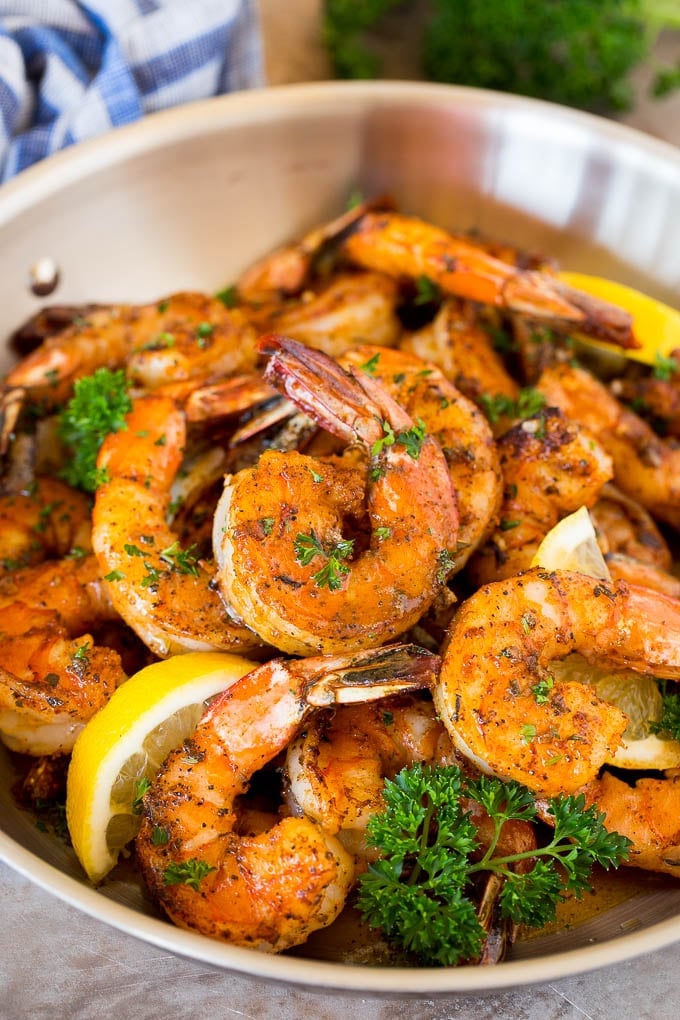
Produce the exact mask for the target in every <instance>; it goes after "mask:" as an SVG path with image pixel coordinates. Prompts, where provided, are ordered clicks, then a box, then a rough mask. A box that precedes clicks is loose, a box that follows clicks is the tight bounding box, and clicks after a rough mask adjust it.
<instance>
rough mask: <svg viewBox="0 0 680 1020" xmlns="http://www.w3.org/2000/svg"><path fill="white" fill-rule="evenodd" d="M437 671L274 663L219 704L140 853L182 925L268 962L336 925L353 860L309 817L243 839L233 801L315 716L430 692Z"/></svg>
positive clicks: (386, 661)
mask: <svg viewBox="0 0 680 1020" xmlns="http://www.w3.org/2000/svg"><path fill="white" fill-rule="evenodd" d="M437 664H438V660H437V657H436V656H430V655H427V654H426V653H423V652H422V651H421V650H420V649H416V648H413V646H393V647H391V648H383V649H380V650H378V651H370V652H365V653H361V654H359V655H357V656H341V657H340V656H334V657H322V658H310V659H304V660H297V661H289V662H286V661H284V660H281V659H275V660H272V661H270V662H268V663H266V665H263V666H260V667H259V668H258V669H255V670H254V671H252V672H251V673H249V674H247V675H246V676H245V677H242V678H241V679H240V680H238V681H237V682H236V683H235V684H233V685H232V686H231V687H229V688H228V689H227V690H226V691H225V692H224V693H223V694H221V695H220V696H218V698H217V699H216V700H215V701H214V702H213V703H212V705H211V706H210V708H209V709H208V710H207V712H206V713H205V714H204V716H203V718H202V719H201V721H200V723H199V724H198V727H197V729H196V730H195V732H194V734H193V736H192V737H190V738H189V739H188V740H187V741H185V743H184V746H183V747H180V748H178V749H177V750H175V751H173V752H172V753H171V754H170V756H169V758H168V759H167V761H166V762H165V764H164V766H163V767H162V769H161V771H160V773H159V775H158V776H157V777H156V779H155V781H154V782H153V784H152V786H151V788H150V790H149V791H148V793H147V794H146V796H145V798H144V818H143V821H142V827H141V830H140V832H139V834H138V836H137V843H136V846H137V854H138V858H139V862H140V865H141V869H142V874H143V876H144V878H145V880H146V882H147V885H148V886H149V889H150V890H151V892H152V894H153V895H154V896H155V897H156V899H157V900H158V901H159V902H160V904H161V906H162V907H163V909H164V910H165V911H166V913H167V914H168V915H169V916H170V917H171V918H172V920H173V921H174V922H175V924H178V925H180V927H183V928H190V929H194V930H197V931H200V932H202V933H203V934H205V935H209V936H211V937H213V938H221V939H225V940H228V941H229V942H233V943H236V944H237V945H242V946H251V947H254V948H257V949H262V950H267V951H270V952H280V951H281V950H283V949H287V948H288V947H290V946H294V945H297V944H299V943H300V942H304V941H305V939H306V938H307V937H308V935H309V934H310V933H311V932H312V931H315V930H316V929H318V928H323V927H325V926H326V925H328V924H330V923H331V922H332V921H333V920H334V919H335V918H336V917H337V915H338V913H339V912H340V910H341V909H342V907H343V906H344V903H345V899H346V896H347V893H348V892H349V889H350V888H351V885H352V883H353V880H354V862H353V859H352V857H351V856H350V854H348V853H347V851H346V850H345V849H344V848H343V846H342V845H341V844H340V843H339V842H338V840H337V839H336V838H335V837H334V836H332V835H329V834H328V833H327V832H326V831H324V829H323V828H321V827H320V826H319V825H317V824H316V823H315V822H313V821H312V820H310V819H308V818H293V817H286V818H283V819H282V820H281V821H279V822H278V824H275V825H273V827H271V828H269V829H267V830H266V831H263V832H261V833H259V834H256V835H253V834H244V833H242V831H241V830H240V827H239V808H238V803H237V798H239V797H240V796H241V795H242V794H244V793H245V792H246V790H247V789H248V786H249V784H250V780H251V778H252V776H253V774H254V773H255V772H256V771H257V770H259V769H261V768H263V766H265V765H266V764H267V763H268V762H270V761H271V760H272V759H273V758H274V757H275V756H276V755H277V754H278V753H279V752H280V751H282V750H283V749H284V748H285V747H286V746H287V745H288V744H289V743H290V741H291V740H292V739H293V738H294V737H295V735H296V734H297V732H298V730H299V729H300V727H301V726H302V724H303V722H304V720H305V719H306V718H307V717H308V716H309V714H310V713H311V712H312V711H313V709H314V708H315V707H322V706H326V705H332V704H334V703H343V702H347V703H352V702H356V701H361V702H363V701H369V700H372V699H374V698H380V697H384V696H385V695H388V694H392V693H394V692H396V691H399V690H405V689H408V688H418V687H424V686H429V685H430V684H431V683H432V682H433V680H434V675H435V671H436V666H437ZM158 832H162V833H164V834H165V835H166V836H167V838H164V839H162V840H159V839H157V838H155V837H156V834H157V833H158ZM182 875H185V876H187V877H191V876H193V879H194V880H193V881H192V882H187V883H185V882H183V881H182V878H181V876H182Z"/></svg>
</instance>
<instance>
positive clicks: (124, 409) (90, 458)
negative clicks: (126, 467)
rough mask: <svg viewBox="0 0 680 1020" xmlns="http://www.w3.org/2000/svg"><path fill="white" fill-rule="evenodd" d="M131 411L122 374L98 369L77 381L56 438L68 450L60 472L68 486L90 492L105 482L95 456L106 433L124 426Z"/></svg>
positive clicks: (60, 421) (62, 416) (106, 369)
mask: <svg viewBox="0 0 680 1020" xmlns="http://www.w3.org/2000/svg"><path fill="white" fill-rule="evenodd" d="M131 410H132V401H131V399H130V396H129V394H128V384H127V380H126V378H125V372H124V371H123V370H122V369H120V370H119V371H116V372H111V371H109V369H108V368H98V369H97V371H96V372H95V373H94V374H93V375H88V376H85V377H84V378H83V379H79V380H78V381H77V382H76V384H75V387H74V393H73V397H72V398H71V400H69V402H68V404H67V405H66V407H65V408H64V409H63V411H62V412H61V415H60V417H59V435H60V437H61V439H62V440H63V441H64V443H65V444H66V446H67V447H69V449H70V454H71V456H70V458H69V459H68V460H67V462H66V464H65V466H64V467H63V468H62V470H61V472H60V473H61V477H62V478H63V479H64V481H66V482H68V483H69V485H74V486H76V487H77V488H80V489H84V490H85V492H94V491H95V489H97V487H98V486H99V485H101V484H102V483H103V482H105V481H106V480H107V472H106V470H105V469H102V468H98V467H97V455H98V453H99V449H100V447H101V445H102V443H103V442H104V439H105V438H106V436H107V435H108V434H109V432H118V431H119V430H120V429H123V428H125V427H126V425H125V415H126V414H128V413H129V412H130V411H131Z"/></svg>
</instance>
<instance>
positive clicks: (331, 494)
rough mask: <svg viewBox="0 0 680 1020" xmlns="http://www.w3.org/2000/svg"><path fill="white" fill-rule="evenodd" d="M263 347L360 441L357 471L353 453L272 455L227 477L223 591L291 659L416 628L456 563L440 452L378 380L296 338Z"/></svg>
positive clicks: (270, 369)
mask: <svg viewBox="0 0 680 1020" xmlns="http://www.w3.org/2000/svg"><path fill="white" fill-rule="evenodd" d="M261 343H262V350H263V351H264V352H265V353H268V354H270V355H271V357H270V360H269V363H268V365H267V369H266V375H267V377H268V378H269V379H270V380H275V379H276V380H278V381H279V383H280V385H281V386H282V387H283V388H285V391H286V393H287V395H288V396H289V397H290V398H291V399H292V400H293V401H294V402H295V403H296V404H297V405H298V406H299V407H300V408H301V409H302V410H304V411H305V412H307V413H308V414H310V415H311V416H312V417H313V418H315V420H316V421H317V423H318V424H320V425H321V426H322V427H324V428H326V429H327V430H328V431H330V432H332V433H334V434H335V435H337V436H338V437H339V438H341V439H344V440H345V441H346V442H350V443H353V444H354V449H355V451H356V452H357V454H358V455H360V457H361V465H360V467H357V466H356V464H357V456H355V457H354V458H353V466H352V467H349V468H348V467H347V466H345V464H344V462H343V461H342V460H335V461H331V460H325V461H323V462H322V461H319V460H317V459H315V458H311V457H308V456H304V455H302V454H299V453H296V452H291V453H278V452H276V451H269V452H266V453H264V454H263V455H262V456H261V457H260V459H259V461H258V463H257V464H256V465H255V467H253V468H250V469H246V470H243V471H240V472H238V474H236V475H233V476H231V477H229V476H228V477H227V479H226V482H225V489H224V493H223V495H222V497H221V499H220V502H219V504H218V507H217V511H216V514H215V527H214V533H213V534H214V542H213V544H214V551H215V558H216V560H217V564H218V568H219V572H218V581H219V585H220V590H221V591H222V593H223V595H224V598H225V601H226V602H227V603H228V605H229V606H230V607H231V608H232V610H233V611H235V612H236V613H237V614H238V615H239V617H240V618H241V619H242V620H243V621H244V622H245V623H246V624H247V625H248V626H249V627H251V628H252V629H253V630H254V631H255V632H256V633H257V634H259V635H260V637H262V639H263V640H265V641H267V642H268V643H270V644H272V645H274V647H276V648H280V649H281V650H282V651H285V652H289V653H291V654H302V655H308V654H312V653H313V652H338V651H355V650H358V649H360V648H367V647H375V646H377V645H380V644H383V643H384V642H385V641H388V640H390V639H391V638H394V637H396V636H397V635H399V634H402V633H404V632H405V631H406V630H408V628H409V627H410V626H412V625H413V624H415V623H416V622H417V620H418V619H419V618H420V617H421V616H422V614H423V613H424V612H425V611H426V610H427V609H428V607H429V606H430V605H431V604H432V602H433V601H434V599H435V597H436V596H437V593H438V592H439V591H440V590H441V589H442V587H443V585H444V583H445V581H446V578H447V576H448V573H449V571H450V569H451V565H452V562H453V560H454V559H455V549H456V539H457V533H458V515H457V511H456V498H455V495H454V492H453V488H452V486H451V481H450V478H449V473H448V468H447V464H446V460H445V458H444V455H443V453H442V451H441V449H440V447H439V445H438V444H437V443H436V442H435V440H434V439H433V438H432V437H431V436H427V435H424V433H423V430H421V429H420V428H418V427H416V426H414V422H413V420H412V419H411V418H410V417H409V415H408V414H407V413H406V412H405V411H404V410H403V409H402V408H401V407H399V405H398V404H396V403H395V402H394V401H393V400H392V398H391V397H390V396H389V395H388V394H387V392H386V391H385V390H384V389H383V388H382V387H381V386H380V385H379V384H378V383H377V382H375V380H373V379H371V378H370V376H367V375H366V374H365V373H363V372H362V373H359V374H358V376H357V378H356V379H353V378H352V377H350V376H348V375H347V374H346V373H345V372H343V370H342V369H341V368H340V367H339V366H338V365H337V364H336V363H335V362H333V361H331V359H330V358H328V357H326V355H324V354H322V353H321V352H319V351H313V350H311V349H309V348H305V347H303V346H302V345H301V344H298V343H296V342H295V341H293V340H289V339H286V338H283V337H273V336H272V337H265V338H264V340H263V341H261ZM367 473H368V482H367V481H366V477H367ZM349 528H351V529H352V534H351V537H348V529H349Z"/></svg>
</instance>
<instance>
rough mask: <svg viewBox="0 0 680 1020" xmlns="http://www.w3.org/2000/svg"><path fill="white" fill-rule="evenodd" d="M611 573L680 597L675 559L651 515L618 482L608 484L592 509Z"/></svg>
mask: <svg viewBox="0 0 680 1020" xmlns="http://www.w3.org/2000/svg"><path fill="white" fill-rule="evenodd" d="M590 515H591V517H592V519H593V523H594V524H595V528H596V530H597V540H598V543H599V545H600V548H601V549H602V553H603V555H604V558H605V561H606V563H607V566H608V567H609V572H610V574H611V576H612V577H613V578H614V579H615V580H623V581H628V582H629V583H631V584H638V585H642V586H643V587H646V588H654V589H655V590H656V591H661V592H665V593H666V594H667V595H672V596H673V597H674V598H680V579H678V578H677V577H674V576H673V574H671V573H670V571H671V568H672V566H673V558H672V555H671V551H670V549H669V547H668V544H667V542H666V540H665V538H664V537H663V535H662V534H661V532H660V531H659V529H658V528H657V526H656V524H655V523H654V520H653V518H652V517H651V515H650V514H649V513H648V512H647V511H646V510H645V509H644V507H642V506H640V504H639V503H637V502H636V501H635V500H634V499H631V498H630V497H629V496H626V495H624V493H622V492H620V491H619V490H618V489H617V488H616V486H614V485H605V487H604V488H603V490H602V493H601V494H600V498H599V499H598V501H597V502H596V503H595V505H594V506H593V507H591V509H590Z"/></svg>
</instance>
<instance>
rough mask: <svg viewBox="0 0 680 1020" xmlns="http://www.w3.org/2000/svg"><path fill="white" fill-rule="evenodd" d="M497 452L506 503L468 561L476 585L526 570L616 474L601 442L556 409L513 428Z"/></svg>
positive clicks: (547, 409)
mask: <svg viewBox="0 0 680 1020" xmlns="http://www.w3.org/2000/svg"><path fill="white" fill-rule="evenodd" d="M498 450H499V453H500V462H501V471H502V473H503V505H502V507H501V510H500V514H499V516H498V521H497V525H496V528H495V530H494V532H493V534H492V536H491V537H490V539H489V541H488V542H487V543H486V544H485V545H484V546H482V548H481V549H479V550H478V551H477V553H476V554H475V556H474V558H473V559H472V560H471V562H470V564H469V569H470V575H471V577H472V578H473V579H474V581H475V582H476V583H477V584H484V583H485V582H487V581H495V580H499V579H500V578H503V577H512V575H513V574H518V573H519V572H520V571H522V570H526V569H527V567H529V566H530V564H531V560H532V557H533V555H534V553H535V552H536V550H537V548H538V546H539V545H540V543H541V541H542V540H543V538H544V537H545V536H546V534H547V533H548V531H550V529H551V528H552V527H554V526H555V524H557V522H558V521H559V520H560V519H561V518H562V517H564V516H566V515H567V514H570V513H573V511H575V510H578V508H579V507H580V506H591V505H592V504H593V503H594V502H595V500H596V499H597V498H598V496H599V494H600V492H601V490H602V486H603V485H604V484H605V482H607V481H609V479H610V478H611V476H612V466H611V460H610V458H609V457H608V456H607V454H606V453H605V452H604V450H603V449H602V448H601V447H600V446H599V444H598V443H596V442H595V440H594V439H593V438H592V436H591V435H590V434H589V433H588V432H586V431H585V430H584V429H582V428H581V426H580V425H578V424H577V423H576V422H573V421H568V420H567V419H565V418H564V416H563V415H562V414H561V412H560V411H558V410H557V409H555V408H546V409H545V410H543V411H541V412H539V413H538V414H536V415H534V417H533V418H528V419H527V420H526V421H522V422H520V423H518V424H517V425H515V426H513V428H511V429H510V430H509V431H508V432H506V433H505V435H504V436H501V438H500V439H499V440H498Z"/></svg>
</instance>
